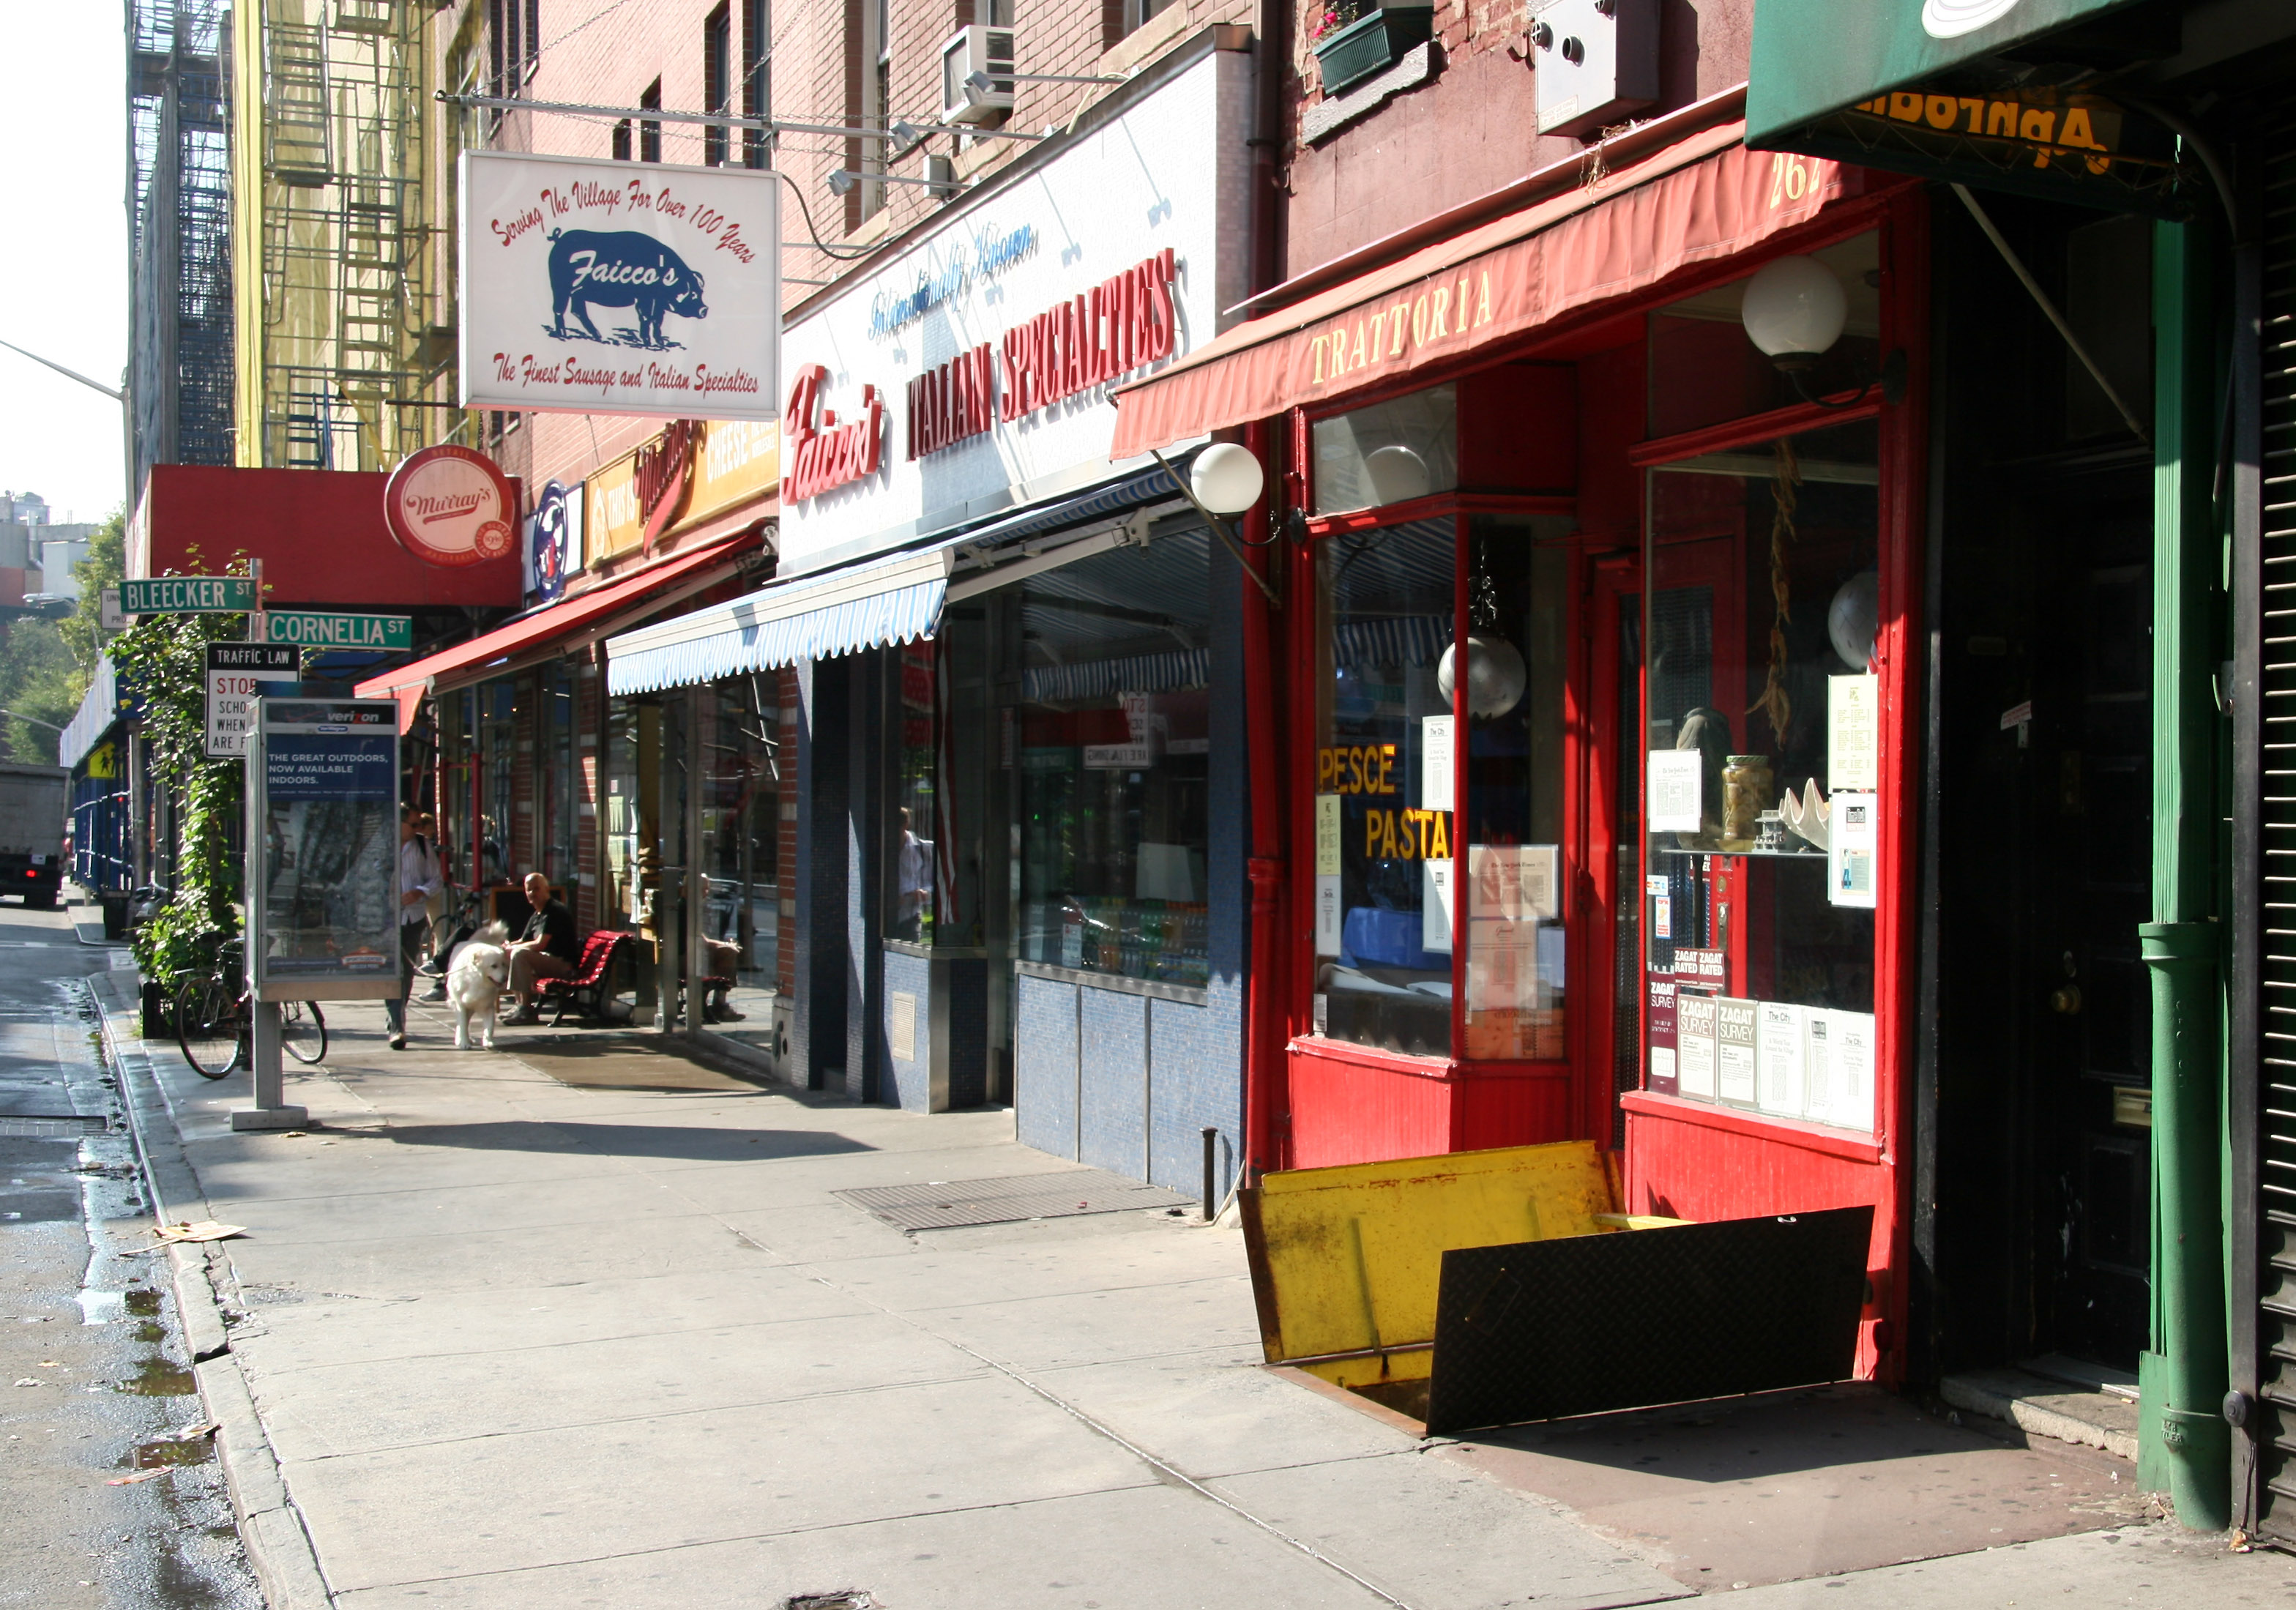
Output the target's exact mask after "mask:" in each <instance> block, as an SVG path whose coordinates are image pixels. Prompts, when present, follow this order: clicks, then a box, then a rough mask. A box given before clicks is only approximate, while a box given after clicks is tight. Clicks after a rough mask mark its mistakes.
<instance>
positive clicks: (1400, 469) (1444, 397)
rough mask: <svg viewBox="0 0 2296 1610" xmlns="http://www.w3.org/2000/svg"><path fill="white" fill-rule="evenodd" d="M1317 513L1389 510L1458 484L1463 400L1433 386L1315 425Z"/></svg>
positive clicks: (1454, 392)
mask: <svg viewBox="0 0 2296 1610" xmlns="http://www.w3.org/2000/svg"><path fill="white" fill-rule="evenodd" d="M1311 437H1312V443H1313V445H1312V448H1311V451H1312V452H1313V453H1314V455H1315V501H1314V508H1313V512H1314V513H1317V514H1336V513H1346V512H1348V511H1349V510H1354V509H1376V508H1384V507H1386V506H1387V505H1389V504H1392V503H1405V502H1408V501H1409V500H1410V499H1412V498H1414V497H1426V496H1427V495H1428V494H1429V493H1431V492H1447V491H1450V490H1451V489H1453V488H1455V487H1456V486H1457V485H1458V484H1459V397H1458V390H1457V388H1456V387H1454V386H1431V387H1429V388H1428V389H1427V390H1424V391H1414V392H1412V393H1411V394H1410V395H1408V396H1406V397H1398V398H1390V400H1388V401H1386V402H1383V403H1374V404H1373V405H1372V406H1371V407H1368V408H1358V409H1357V410H1356V411H1355V412H1354V413H1352V414H1339V415H1333V416H1332V417H1331V418H1329V419H1319V420H1317V421H1316V423H1315V424H1314V425H1313V426H1312V427H1311Z"/></svg>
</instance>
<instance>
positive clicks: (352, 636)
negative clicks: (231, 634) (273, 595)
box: [263, 610, 414, 649]
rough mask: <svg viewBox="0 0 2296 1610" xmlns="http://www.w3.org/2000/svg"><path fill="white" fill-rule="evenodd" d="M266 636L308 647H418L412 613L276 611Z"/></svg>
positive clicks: (267, 617)
mask: <svg viewBox="0 0 2296 1610" xmlns="http://www.w3.org/2000/svg"><path fill="white" fill-rule="evenodd" d="M263 619H264V620H265V622H266V630H265V632H264V637H266V640H268V641H270V642H273V643H292V644H296V645H299V646H301V647H304V648H397V649H412V648H413V647H414V618H413V617H412V616H409V615H334V614H328V613H324V612H321V611H317V610H272V611H269V612H266V614H265V615H264V617H263Z"/></svg>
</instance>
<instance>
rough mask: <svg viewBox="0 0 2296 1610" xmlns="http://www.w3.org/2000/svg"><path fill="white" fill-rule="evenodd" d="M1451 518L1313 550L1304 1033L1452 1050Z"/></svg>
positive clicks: (1346, 537)
mask: <svg viewBox="0 0 2296 1610" xmlns="http://www.w3.org/2000/svg"><path fill="white" fill-rule="evenodd" d="M1457 544H1458V538H1457V532H1456V522H1454V521H1452V520H1449V519H1443V520H1427V521H1420V522H1415V523H1412V524H1409V525H1396V526H1382V527H1380V528H1378V529H1376V530H1369V531H1351V532H1342V533H1341V534H1339V535H1336V536H1333V537H1331V538H1325V539H1324V542H1323V543H1322V545H1321V546H1320V547H1319V549H1318V551H1317V554H1316V576H1317V582H1318V587H1319V591H1320V593H1321V595H1322V609H1321V611H1320V612H1319V617H1318V620H1317V621H1316V657H1317V661H1318V669H1317V678H1316V840H1315V843H1316V850H1315V854H1316V957H1317V965H1316V1000H1315V1019H1316V1032H1318V1033H1320V1034H1324V1035H1327V1036H1329V1037H1330V1038H1332V1039H1344V1040H1349V1041H1353V1042H1354V1043H1356V1044H1358V1045H1367V1046H1377V1047H1382V1049H1385V1050H1390V1051H1400V1052H1405V1053H1408V1054H1412V1055H1416V1056H1449V1055H1450V1051H1451V943H1452V927H1453V924H1452V916H1451V908H1452V903H1453V901H1452V894H1451V878H1450V873H1451V866H1452V862H1453V859H1454V853H1453V847H1452V842H1451V839H1452V793H1453V788H1454V783H1455V776H1456V766H1455V764H1454V763H1453V760H1452V747H1453V745H1452V734H1453V728H1454V725H1455V724H1454V721H1453V718H1452V702H1451V700H1450V699H1449V698H1448V697H1447V696H1446V695H1445V694H1444V693H1443V691H1442V687H1441V684H1440V680H1439V678H1440V676H1441V670H1442V662H1443V656H1444V652H1445V651H1446V650H1447V649H1448V648H1449V647H1450V646H1451V642H1452V638H1453V637H1454V635H1455V633H1454V623H1455V621H1456V618H1457V608H1458V605H1457V578H1456V570H1457V563H1456V561H1457Z"/></svg>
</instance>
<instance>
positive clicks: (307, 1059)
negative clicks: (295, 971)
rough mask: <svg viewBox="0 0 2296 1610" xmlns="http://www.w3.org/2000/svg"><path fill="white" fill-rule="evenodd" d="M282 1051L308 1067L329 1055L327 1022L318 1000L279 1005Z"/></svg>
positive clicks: (283, 1002) (286, 1002)
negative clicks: (320, 1012)
mask: <svg viewBox="0 0 2296 1610" xmlns="http://www.w3.org/2000/svg"><path fill="white" fill-rule="evenodd" d="M279 1048H280V1049H281V1050H283V1051H284V1052H286V1053H287V1055H288V1056H291V1057H293V1058H294V1059H295V1060H296V1061H297V1062H299V1063H302V1064H305V1065H306V1066H308V1065H310V1064H314V1063H316V1062H317V1061H318V1060H319V1059H320V1058H321V1057H323V1056H325V1055H326V1054H327V1020H326V1019H325V1018H324V1017H322V1016H320V1015H319V1003H318V1002H316V1001H315V1000H291V1001H282V1002H280V1003H279Z"/></svg>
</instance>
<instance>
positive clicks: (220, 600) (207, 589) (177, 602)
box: [119, 576, 255, 615]
mask: <svg viewBox="0 0 2296 1610" xmlns="http://www.w3.org/2000/svg"><path fill="white" fill-rule="evenodd" d="M254 607H255V583H254V582H253V581H252V580H251V579H249V578H247V577H245V576H153V577H151V578H149V579H145V580H142V581H123V582H121V583H120V584H119V612H120V613H121V614H123V615H180V614H189V613H201V614H244V613H245V612H247V611H249V610H251V609H253V608H254Z"/></svg>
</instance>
